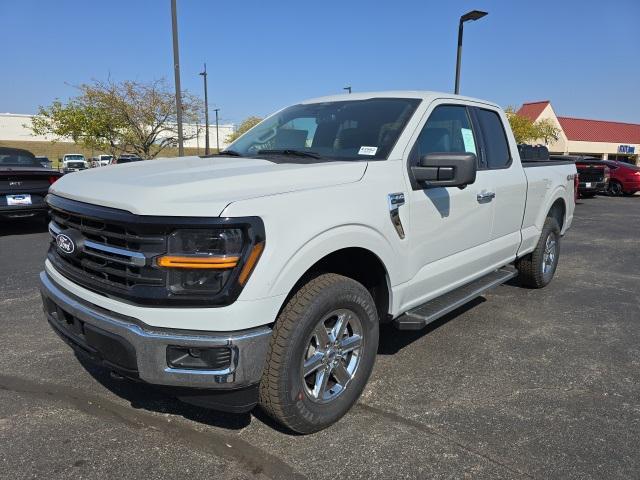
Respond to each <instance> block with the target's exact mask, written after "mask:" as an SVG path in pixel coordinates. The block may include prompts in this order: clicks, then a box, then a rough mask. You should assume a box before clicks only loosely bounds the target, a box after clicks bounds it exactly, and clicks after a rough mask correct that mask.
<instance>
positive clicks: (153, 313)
mask: <svg viewBox="0 0 640 480" xmlns="http://www.w3.org/2000/svg"><path fill="white" fill-rule="evenodd" d="M135 173H136V174H135V175H131V169H119V168H112V169H93V170H88V171H85V172H81V173H78V174H75V175H69V176H66V177H64V178H62V180H60V181H59V182H57V183H56V184H54V185H53V187H54V188H53V190H52V192H51V194H50V195H49V196H48V197H47V199H48V203H49V205H50V207H51V209H52V221H51V223H50V231H51V234H52V243H51V246H50V248H49V252H48V256H47V260H46V262H45V271H44V272H42V273H41V275H40V280H41V291H42V295H43V302H44V309H45V313H46V316H47V318H48V321H49V323H50V325H51V327H52V328H53V329H54V330H55V331H56V332H57V333H58V334H59V335H60V336H62V337H63V338H64V339H66V341H67V343H68V344H69V345H71V347H72V348H74V349H75V350H76V351H77V352H79V353H82V354H85V355H88V356H90V357H91V358H93V359H94V360H95V361H97V362H99V363H101V364H102V365H103V366H105V367H106V368H108V369H110V370H112V371H114V372H116V375H120V376H122V377H129V378H135V379H137V380H140V381H144V382H148V383H151V384H156V385H165V386H168V387H171V388H176V390H175V391H176V395H177V396H178V397H179V398H181V399H183V400H185V401H188V402H191V403H196V404H198V405H202V406H208V407H211V408H218V409H222V410H229V411H236V412H239V411H248V410H250V409H252V408H253V407H254V406H255V405H256V404H258V403H259V404H260V405H261V406H262V408H263V409H264V410H265V411H266V412H267V413H268V414H269V415H271V416H272V417H273V418H275V419H276V420H277V421H278V422H280V423H281V424H283V425H285V426H286V427H288V428H290V429H291V430H294V431H296V432H301V433H309V432H314V431H317V430H320V429H322V428H325V427H327V426H329V425H331V424H332V423H334V422H336V421H337V420H338V419H340V417H342V415H344V414H345V413H346V412H347V411H348V410H349V408H350V407H351V406H352V405H353V404H354V403H355V402H356V401H357V399H358V397H359V396H360V394H361V392H362V391H363V389H364V387H365V384H366V383H367V380H368V378H369V375H370V373H371V370H372V368H373V364H374V361H375V358H376V351H377V348H378V336H379V330H378V328H379V323H381V322H393V324H394V325H395V326H396V327H397V328H398V329H421V328H424V327H425V326H426V325H428V324H429V323H431V322H433V321H434V320H436V319H438V318H440V317H442V316H443V315H445V314H446V313H448V312H451V311H452V310H454V309H456V308H457V307H459V306H461V305H463V304H465V303H466V302H468V301H470V300H472V299H473V298H475V297H477V296H478V295H481V294H482V293H483V292H485V291H486V290H488V289H489V288H492V287H495V286H497V285H499V284H501V283H503V282H505V281H507V280H509V279H511V278H513V277H515V276H516V275H518V276H519V278H520V282H521V284H522V285H525V286H528V287H532V288H541V287H544V286H546V285H547V284H548V283H549V282H551V280H552V278H553V276H554V273H555V270H556V268H557V265H558V259H559V255H560V251H561V250H560V242H561V237H562V235H563V234H564V233H565V232H566V231H567V229H568V228H569V226H570V225H571V221H572V218H573V211H574V201H573V195H574V191H573V178H574V176H575V174H576V167H575V165H574V163H573V162H572V161H565V162H562V161H556V162H548V163H545V162H522V161H521V159H520V156H519V155H518V148H517V145H516V143H515V140H514V137H513V134H512V132H511V129H510V128H509V122H508V121H507V118H506V116H505V114H504V112H503V111H502V109H500V107H498V106H497V105H495V104H493V103H490V102H487V101H484V100H473V99H469V98H467V97H460V96H457V95H452V94H448V93H434V92H383V93H358V94H347V95H337V96H332V97H323V98H319V99H314V100H308V101H305V102H303V103H300V104H297V105H293V106H290V107H288V108H285V109H283V110H281V111H279V112H277V113H275V114H273V115H272V116H270V117H268V118H267V119H265V120H264V121H263V122H261V123H260V124H258V125H257V126H256V127H254V128H253V129H251V130H249V131H248V132H247V133H245V134H244V135H242V136H241V137H240V138H238V139H237V140H236V141H235V142H234V143H233V144H232V145H231V146H230V147H229V148H228V149H227V150H225V151H223V152H222V153H221V154H220V155H219V156H217V157H209V158H199V157H187V158H179V159H165V160H163V161H157V162H144V163H143V164H141V165H137V166H135ZM96 229H98V230H99V233H98V234H96ZM479 341H481V340H479Z"/></svg>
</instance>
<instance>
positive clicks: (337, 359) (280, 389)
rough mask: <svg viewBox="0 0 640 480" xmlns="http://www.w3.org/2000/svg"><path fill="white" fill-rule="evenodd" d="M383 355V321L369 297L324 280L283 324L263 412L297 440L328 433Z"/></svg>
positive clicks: (301, 297) (293, 303)
mask: <svg viewBox="0 0 640 480" xmlns="http://www.w3.org/2000/svg"><path fill="white" fill-rule="evenodd" d="M377 349H378V315H377V312H376V307H375V303H374V301H373V298H372V297H371V295H370V294H369V292H368V291H367V289H366V288H364V286H362V285H361V284H360V283H358V282H356V281H355V280H352V279H351V278H348V277H344V276H342V275H337V274H333V273H328V274H323V275H319V276H317V277H315V278H313V279H311V280H310V281H309V282H307V283H306V284H305V285H303V286H302V287H301V288H300V289H299V290H298V291H297V292H296V293H295V294H294V295H293V297H291V299H290V300H289V301H288V302H287V304H286V305H285V307H284V309H283V310H282V312H281V313H280V315H279V316H278V319H277V321H276V324H275V327H274V330H273V336H272V338H271V343H270V345H269V350H268V353H267V364H266V366H265V370H264V373H263V375H262V380H261V382H260V406H261V407H262V409H263V410H265V411H266V412H267V413H268V414H269V415H270V416H271V417H273V418H274V419H275V420H276V421H278V422H280V423H281V424H283V425H284V426H286V427H288V428H290V429H291V430H293V431H295V432H298V433H312V432H316V431H318V430H322V429H323V428H326V427H328V426H329V425H331V424H333V423H335V422H336V421H338V420H339V419H340V418H341V417H342V416H343V415H344V414H345V413H347V411H349V409H350V408H351V407H352V406H353V404H354V403H355V402H356V401H357V400H358V398H359V397H360V394H361V393H362V390H363V389H364V387H365V385H366V383H367V380H368V379H369V375H370V374H371V370H372V369H373V364H374V362H375V358H376V352H377Z"/></svg>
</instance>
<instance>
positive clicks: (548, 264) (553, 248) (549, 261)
mask: <svg viewBox="0 0 640 480" xmlns="http://www.w3.org/2000/svg"><path fill="white" fill-rule="evenodd" d="M557 256H558V242H557V241H556V238H555V235H553V234H552V233H550V234H549V236H548V237H547V240H546V241H545V244H544V254H543V255H542V273H543V275H545V276H548V275H549V274H550V273H552V272H553V269H554V266H555V262H556V258H557Z"/></svg>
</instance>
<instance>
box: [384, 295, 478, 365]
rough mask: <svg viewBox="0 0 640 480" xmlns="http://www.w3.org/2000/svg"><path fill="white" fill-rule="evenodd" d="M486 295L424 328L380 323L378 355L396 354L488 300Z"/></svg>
mask: <svg viewBox="0 0 640 480" xmlns="http://www.w3.org/2000/svg"><path fill="white" fill-rule="evenodd" d="M486 301H487V300H486V299H485V298H484V297H478V298H476V299H474V300H471V301H470V302H469V303H467V304H465V305H463V306H461V307H459V308H457V309H455V310H454V311H452V312H450V313H448V314H446V315H445V316H444V317H440V318H439V319H438V320H436V321H435V322H432V323H430V324H429V325H427V326H426V327H425V328H423V329H422V330H398V329H397V328H396V327H394V326H393V324H392V323H384V324H382V325H380V342H379V343H378V355H394V354H396V353H398V352H399V351H400V350H402V349H403V348H405V347H407V346H409V345H411V344H412V343H413V342H415V341H416V340H419V339H420V338H422V337H424V336H425V335H428V334H429V333H431V332H433V331H434V330H437V329H438V328H440V327H441V326H442V325H444V324H446V323H447V322H449V321H450V320H453V319H454V318H456V317H457V316H459V315H461V314H463V313H465V312H466V311H468V310H471V309H472V308H474V307H476V306H478V305H480V304H481V303H484V302H486Z"/></svg>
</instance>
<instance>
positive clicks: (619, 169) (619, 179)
mask: <svg viewBox="0 0 640 480" xmlns="http://www.w3.org/2000/svg"><path fill="white" fill-rule="evenodd" d="M605 163H606V164H607V166H608V167H609V171H610V175H611V177H610V179H609V186H608V188H607V192H608V193H609V195H615V196H618V195H633V194H634V193H636V192H638V191H640V168H639V167H636V166H635V165H631V164H630V163H625V162H618V161H616V160H605Z"/></svg>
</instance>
